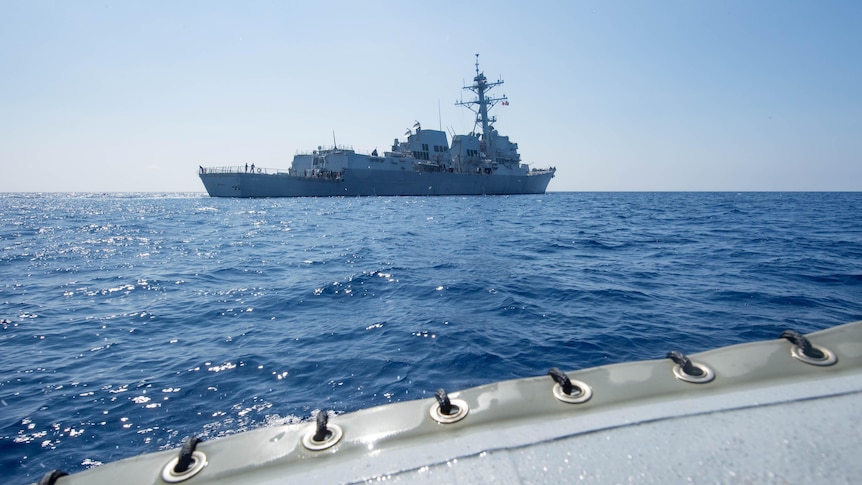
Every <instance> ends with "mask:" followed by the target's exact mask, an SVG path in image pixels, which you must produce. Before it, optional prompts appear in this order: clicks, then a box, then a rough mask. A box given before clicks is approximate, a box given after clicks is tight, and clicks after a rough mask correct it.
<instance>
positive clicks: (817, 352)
mask: <svg viewBox="0 0 862 485" xmlns="http://www.w3.org/2000/svg"><path fill="white" fill-rule="evenodd" d="M781 338H785V339H787V340H789V341H790V342H791V343H792V344H793V347H791V348H790V355H792V356H793V358H795V359H796V360H799V361H802V362H805V363H806V364H811V365H819V366H829V365H832V364H834V363H836V362H838V357H836V356H835V354H834V353H832V351H831V350H829V349H826V348H823V347H821V346H819V345H815V344H812V343H811V342H810V341H808V339H807V338H805V336H803V335H802V334H800V333H799V332H797V331H796V330H785V331H783V332H781Z"/></svg>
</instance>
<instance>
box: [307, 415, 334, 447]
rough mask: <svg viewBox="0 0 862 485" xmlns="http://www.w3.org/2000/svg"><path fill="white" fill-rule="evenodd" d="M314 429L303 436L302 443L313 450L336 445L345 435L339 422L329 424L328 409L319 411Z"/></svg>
mask: <svg viewBox="0 0 862 485" xmlns="http://www.w3.org/2000/svg"><path fill="white" fill-rule="evenodd" d="M314 422H315V425H314V429H313V430H311V431H309V432H308V433H306V434H305V436H303V438H302V445H303V446H305V447H306V448H307V449H309V450H311V451H323V450H325V449H327V448H331V447H333V446H335V444H336V443H338V442H339V441H341V438H342V436H344V430H342V429H341V426H339V425H337V424H329V414H327V413H326V411H320V412H318V413H317V417H316V418H315V420H314Z"/></svg>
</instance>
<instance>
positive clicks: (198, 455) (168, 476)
mask: <svg viewBox="0 0 862 485" xmlns="http://www.w3.org/2000/svg"><path fill="white" fill-rule="evenodd" d="M179 461H180V457H178V456H177V457H174V459H173V460H171V461H169V462H168V464H167V465H165V467H164V468H162V480H164V481H165V482H168V483H178V482H182V481H184V480H188V479H189V478H191V477H193V476H195V475H197V474H198V473H200V471H201V470H203V469H204V467H205V466H207V456H206V455H205V454H204V453H203V452H202V451H195V452H194V453H192V463H191V465H190V466H189V468H188V469H187V470H186V471H184V472H180V473H177V472H175V471H174V468H176V466H177V463H179Z"/></svg>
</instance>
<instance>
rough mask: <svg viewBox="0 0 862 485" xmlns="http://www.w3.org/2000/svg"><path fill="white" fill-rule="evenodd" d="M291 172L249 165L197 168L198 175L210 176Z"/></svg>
mask: <svg viewBox="0 0 862 485" xmlns="http://www.w3.org/2000/svg"><path fill="white" fill-rule="evenodd" d="M290 172H292V170H289V169H280V168H266V167H254V168H252V167H251V166H250V165H249V167H248V168H246V166H245V165H237V166H227V167H203V166H202V167H199V168H198V173H200V174H202V175H203V174H210V173H218V174H234V173H258V174H265V175H281V174H284V175H287V174H288V173H290Z"/></svg>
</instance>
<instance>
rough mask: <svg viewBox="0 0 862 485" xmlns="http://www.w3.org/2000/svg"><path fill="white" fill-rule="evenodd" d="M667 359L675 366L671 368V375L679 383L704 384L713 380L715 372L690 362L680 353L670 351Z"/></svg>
mask: <svg viewBox="0 0 862 485" xmlns="http://www.w3.org/2000/svg"><path fill="white" fill-rule="evenodd" d="M667 358H668V359H670V360H672V361H673V362H674V363H675V364H676V365H675V366H673V375H674V377H676V378H677V379H679V380H681V381H685V382H691V383H693V384H706V383H707V382H712V380H713V379H715V372H713V371H712V369H710V368H709V367H707V366H705V365H703V364H699V363H697V362H692V361H691V359H689V358H688V357H687V356H686V355H685V354H683V353H682V352H677V351H676V350H671V351H670V352H668V353H667Z"/></svg>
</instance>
